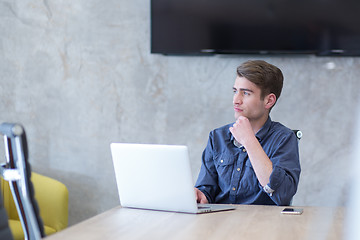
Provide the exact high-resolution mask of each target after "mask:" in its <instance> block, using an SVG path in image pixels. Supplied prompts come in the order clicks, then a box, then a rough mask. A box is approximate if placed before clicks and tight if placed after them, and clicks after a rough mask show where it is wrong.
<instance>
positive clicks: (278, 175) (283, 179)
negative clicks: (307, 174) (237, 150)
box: [269, 133, 301, 205]
mask: <svg viewBox="0 0 360 240" xmlns="http://www.w3.org/2000/svg"><path fill="white" fill-rule="evenodd" d="M273 142H276V144H277V145H276V147H275V148H273V149H272V151H271V152H272V153H271V154H270V156H269V158H270V160H271V161H272V163H273V171H272V173H271V175H270V182H269V187H270V188H271V189H272V190H274V192H273V193H272V194H271V195H270V194H269V197H270V198H271V199H272V200H273V201H274V202H275V203H276V204H277V205H289V204H290V202H291V200H292V197H293V196H294V195H295V193H296V191H297V186H298V183H299V178H300V172H301V168H300V161H299V150H298V140H297V139H296V136H295V135H294V134H292V133H288V134H286V135H282V136H281V137H279V139H278V141H273Z"/></svg>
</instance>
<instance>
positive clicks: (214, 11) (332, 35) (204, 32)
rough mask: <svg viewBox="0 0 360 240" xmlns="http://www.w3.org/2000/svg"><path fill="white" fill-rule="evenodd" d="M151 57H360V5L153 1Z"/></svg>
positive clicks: (347, 0)
mask: <svg viewBox="0 0 360 240" xmlns="http://www.w3.org/2000/svg"><path fill="white" fill-rule="evenodd" d="M151 53H161V54H170V55H178V54H180V55H183V54H187V55H198V54H315V55H323V56H328V55H341V56H360V0H301V1H296V0H151Z"/></svg>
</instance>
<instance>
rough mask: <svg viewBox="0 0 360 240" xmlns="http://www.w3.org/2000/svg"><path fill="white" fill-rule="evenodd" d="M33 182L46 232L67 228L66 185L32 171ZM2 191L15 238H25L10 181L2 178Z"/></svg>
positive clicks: (67, 194)
mask: <svg viewBox="0 0 360 240" xmlns="http://www.w3.org/2000/svg"><path fill="white" fill-rule="evenodd" d="M31 182H32V184H33V186H34V189H35V199H36V201H37V203H38V205H39V209H40V216H41V218H42V221H43V223H44V230H45V234H46V235H50V234H53V233H55V232H58V231H60V230H62V229H64V228H66V227H67V225H68V214H69V213H68V209H69V208H68V203H69V193H68V190H67V188H66V186H65V185H64V184H63V183H61V182H59V181H57V180H55V179H52V178H49V177H46V176H43V175H40V174H38V173H34V172H32V173H31ZM1 192H2V195H3V198H4V207H5V209H6V211H7V214H8V218H9V226H10V229H11V232H12V234H13V237H14V240H17V239H24V232H23V229H22V226H21V222H20V219H19V216H18V213H17V210H16V206H15V203H14V200H13V197H12V194H11V190H10V187H9V183H8V182H7V181H5V180H4V179H2V178H1Z"/></svg>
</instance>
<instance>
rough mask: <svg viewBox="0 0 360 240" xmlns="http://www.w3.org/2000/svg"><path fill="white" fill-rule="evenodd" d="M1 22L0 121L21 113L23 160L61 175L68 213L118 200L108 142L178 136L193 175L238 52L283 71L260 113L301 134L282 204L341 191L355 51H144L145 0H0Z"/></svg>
mask: <svg viewBox="0 0 360 240" xmlns="http://www.w3.org/2000/svg"><path fill="white" fill-rule="evenodd" d="M0 32H1V35H0V76H1V77H0V100H1V104H0V122H5V121H7V122H20V123H22V124H23V125H24V126H25V128H26V130H27V134H28V142H29V150H30V161H31V164H32V167H33V170H34V171H36V172H39V173H41V174H44V175H47V176H50V177H53V178H55V179H58V180H60V181H62V182H63V183H64V184H66V186H67V187H68V189H69V193H70V199H69V206H70V224H74V223H77V222H79V221H81V220H84V219H86V218H89V217H91V216H93V215H96V214H98V213H100V212H103V211H105V210H107V209H110V208H112V207H114V206H116V205H118V204H119V200H118V195H117V189H116V183H115V176H114V172H113V166H112V160H111V154H110V147H109V145H110V143H111V142H136V143H161V144H185V145H187V146H189V150H190V158H191V164H192V170H193V176H194V181H195V179H196V176H197V174H198V171H199V168H200V161H201V153H202V151H203V149H204V147H205V145H206V142H207V138H208V134H209V132H210V131H211V130H212V129H213V128H216V127H219V126H222V125H224V124H226V123H230V122H232V121H233V120H234V119H233V109H232V86H233V82H234V80H235V76H236V73H235V69H236V67H237V66H238V65H239V64H240V63H242V62H244V61H246V60H248V59H263V60H266V61H268V62H270V63H272V64H275V65H277V66H278V67H280V68H281V69H282V70H283V73H284V76H285V85H284V89H283V93H282V96H281V97H280V99H279V102H278V103H277V105H276V106H275V108H274V109H273V111H272V113H271V117H272V119H273V120H275V121H280V122H282V123H283V124H285V125H287V126H288V127H290V128H293V129H301V130H302V132H303V134H304V136H303V138H302V139H301V141H300V155H301V164H302V174H301V179H300V185H299V189H298V193H297V194H296V196H295V198H294V201H293V204H294V205H330V206H337V205H345V204H346V202H347V193H348V192H347V189H348V187H347V186H348V184H349V176H348V175H349V174H348V171H349V168H351V164H350V163H351V149H352V145H353V138H354V136H353V128H354V126H355V123H356V121H357V120H356V116H357V114H355V113H356V110H354V109H357V107H356V106H357V104H358V101H357V100H358V96H359V90H358V89H359V87H360V81H359V79H358V76H359V75H360V59H359V58H357V57H315V56H308V55H302V56H262V55H236V56H212V57H190V56H162V55H154V54H150V1H145V0H120V1H119V0H116V1H115V0H110V1H102V0H71V1H70V0H65V1H56V0H42V1H40V0H29V1H23V0H1V1H0Z"/></svg>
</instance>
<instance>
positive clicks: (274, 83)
mask: <svg viewBox="0 0 360 240" xmlns="http://www.w3.org/2000/svg"><path fill="white" fill-rule="evenodd" d="M236 72H237V75H238V76H239V77H244V78H246V79H247V80H249V81H250V82H252V83H254V84H256V86H258V87H259V88H260V89H261V98H262V99H264V97H265V96H266V95H268V94H270V93H273V94H275V96H276V100H277V99H279V97H280V94H281V90H282V87H283V81H284V76H283V74H282V72H281V70H280V69H279V68H278V67H276V66H274V65H272V64H270V63H267V62H265V61H262V60H250V61H247V62H244V63H243V64H241V65H240V66H239V67H238V68H237V70H236Z"/></svg>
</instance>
